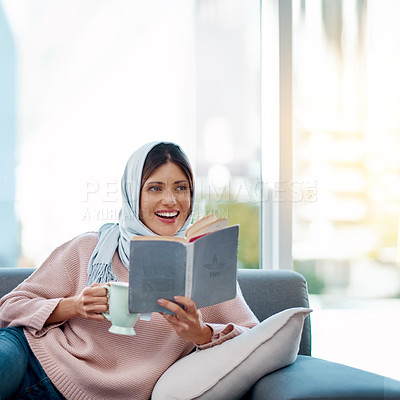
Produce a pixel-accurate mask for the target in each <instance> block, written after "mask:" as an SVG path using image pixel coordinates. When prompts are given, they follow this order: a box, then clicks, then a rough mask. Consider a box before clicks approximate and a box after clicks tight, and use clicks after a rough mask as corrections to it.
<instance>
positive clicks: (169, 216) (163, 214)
mask: <svg viewBox="0 0 400 400" xmlns="http://www.w3.org/2000/svg"><path fill="white" fill-rule="evenodd" d="M156 214H157V215H158V216H159V217H162V218H174V217H176V216H177V215H178V213H177V212H172V213H169V212H163V213H156Z"/></svg>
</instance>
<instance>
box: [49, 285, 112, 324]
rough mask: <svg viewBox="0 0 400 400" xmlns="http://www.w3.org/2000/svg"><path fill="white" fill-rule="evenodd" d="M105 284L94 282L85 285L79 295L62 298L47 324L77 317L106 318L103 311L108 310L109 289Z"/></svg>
mask: <svg viewBox="0 0 400 400" xmlns="http://www.w3.org/2000/svg"><path fill="white" fill-rule="evenodd" d="M103 286H104V283H93V284H92V285H90V286H88V287H85V288H84V289H83V290H82V291H81V293H80V294H79V295H77V296H73V297H68V298H65V299H62V300H60V302H59V303H58V305H57V307H56V308H55V309H54V311H53V312H52V314H50V316H49V318H48V319H47V321H46V323H45V325H49V324H55V323H57V322H62V321H66V320H68V319H72V318H77V317H84V318H87V319H91V320H95V321H103V320H105V317H104V315H103V312H107V310H108V297H107V289H105V288H104V287H103Z"/></svg>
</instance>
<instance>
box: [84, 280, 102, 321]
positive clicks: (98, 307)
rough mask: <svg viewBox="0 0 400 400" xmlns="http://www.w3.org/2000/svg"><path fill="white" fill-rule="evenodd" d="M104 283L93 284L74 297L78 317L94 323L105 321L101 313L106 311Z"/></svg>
mask: <svg viewBox="0 0 400 400" xmlns="http://www.w3.org/2000/svg"><path fill="white" fill-rule="evenodd" d="M103 286H104V283H93V284H92V285H90V286H88V287H85V288H84V289H83V290H82V292H81V293H80V294H79V295H78V296H76V305H77V311H78V314H79V316H81V317H84V318H87V319H92V320H96V321H103V320H104V319H105V317H104V315H103V313H105V312H107V310H108V297H107V289H105V288H104V287H103Z"/></svg>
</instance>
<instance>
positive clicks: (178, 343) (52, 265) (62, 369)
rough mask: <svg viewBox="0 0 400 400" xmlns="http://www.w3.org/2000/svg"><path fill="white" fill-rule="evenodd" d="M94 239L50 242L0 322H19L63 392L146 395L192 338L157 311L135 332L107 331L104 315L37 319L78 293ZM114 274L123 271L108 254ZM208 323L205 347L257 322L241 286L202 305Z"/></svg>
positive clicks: (4, 304) (0, 303)
mask: <svg viewBox="0 0 400 400" xmlns="http://www.w3.org/2000/svg"><path fill="white" fill-rule="evenodd" d="M96 243H97V234H96V233H87V234H84V235H81V236H78V237H77V238H75V239H73V240H71V241H69V242H67V243H65V244H64V245H62V246H60V247H59V248H57V249H56V250H55V251H54V252H53V253H52V254H51V255H50V256H49V258H48V259H47V260H46V261H45V262H44V263H43V265H42V266H41V267H40V268H38V269H37V270H36V272H35V273H34V274H32V276H30V277H29V278H28V279H27V280H25V281H24V282H23V283H22V284H20V285H19V286H18V287H17V288H16V289H15V290H14V291H12V292H11V293H9V294H8V295H6V296H4V297H3V298H2V299H1V300H0V327H2V328H4V327H7V326H24V327H25V334H26V337H27V339H28V342H29V344H30V346H31V348H32V350H33V352H34V354H35V355H36V357H37V358H38V360H39V361H40V363H41V365H42V366H43V369H44V370H45V372H46V374H47V375H48V376H49V378H50V379H51V381H52V382H53V384H54V385H55V386H56V387H57V389H58V390H59V391H60V392H61V393H62V394H63V395H64V396H65V397H66V398H69V399H74V400H79V399H96V400H97V399H107V400H110V399H118V400H121V399H135V400H141V399H143V400H148V399H149V398H150V396H151V392H152V389H153V387H154V385H155V383H156V382H157V379H158V378H159V377H160V376H161V374H162V373H163V372H164V371H165V370H166V369H167V368H168V367H169V366H170V365H172V364H173V363H174V362H175V361H177V360H178V359H179V358H181V357H183V356H185V355H187V354H188V353H189V352H190V351H191V350H192V349H193V348H194V344H193V343H190V342H185V341H184V340H182V339H180V338H179V337H178V336H177V334H176V333H175V331H174V330H173V329H172V328H171V327H170V326H169V324H168V323H167V321H166V320H165V319H164V318H163V317H162V316H161V315H160V314H157V313H153V314H152V319H151V321H149V322H147V321H141V320H139V321H138V322H137V323H136V325H135V331H136V333H137V334H136V336H123V335H115V334H112V333H109V332H108V328H109V326H110V322H108V321H104V322H98V321H91V320H88V319H85V318H75V319H71V320H68V321H65V322H64V323H57V324H53V325H48V326H46V327H44V323H45V321H46V320H47V318H48V317H49V316H50V314H51V313H52V311H53V310H54V308H55V307H56V306H57V304H58V302H59V301H60V300H61V299H62V298H65V297H70V296H74V295H77V294H79V293H80V292H81V291H82V289H83V288H84V287H85V285H86V279H87V265H88V262H89V258H90V255H91V254H92V251H93V249H94V247H95V246H96ZM112 263H113V264H112V265H113V269H114V272H115V274H116V276H117V277H118V279H119V280H120V281H125V282H127V281H128V271H127V269H126V268H125V267H124V265H123V264H122V263H121V261H120V259H119V257H118V254H117V253H115V254H114V258H113V262H112ZM201 312H202V316H203V320H204V321H205V322H206V323H208V324H209V325H210V326H211V328H212V329H213V339H212V342H211V343H210V344H208V345H203V346H201V348H207V347H210V346H213V345H216V344H219V343H222V342H223V341H225V340H227V339H230V338H232V337H234V336H236V335H238V334H240V333H241V332H243V331H244V330H246V329H248V328H250V327H253V326H254V325H256V324H257V322H258V321H257V319H256V317H255V316H254V314H253V313H252V312H251V310H250V309H249V308H248V306H247V305H246V303H245V301H244V299H243V297H242V295H241V292H240V290H239V291H238V296H237V297H236V299H234V300H230V301H227V302H225V303H222V304H219V305H215V306H212V307H206V308H203V309H202V310H201Z"/></svg>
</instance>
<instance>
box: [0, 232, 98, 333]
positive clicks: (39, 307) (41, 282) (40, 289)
mask: <svg viewBox="0 0 400 400" xmlns="http://www.w3.org/2000/svg"><path fill="white" fill-rule="evenodd" d="M92 242H93V241H92ZM86 246H88V248H89V249H93V247H94V246H91V245H90V244H89V242H88V241H87V240H86V241H85V239H83V238H79V237H78V238H75V239H73V240H72V241H70V242H67V243H65V244H64V245H62V246H60V247H58V248H57V249H56V250H54V251H53V252H52V253H51V255H50V256H49V257H48V258H47V259H46V261H45V262H44V263H43V264H42V265H41V266H40V267H39V268H38V269H37V270H36V271H35V272H34V273H33V274H32V275H31V276H30V277H29V278H27V279H26V280H25V281H24V282H22V283H21V284H20V285H19V286H17V287H16V288H15V289H14V290H13V291H12V292H10V293H9V294H7V295H5V296H4V297H3V298H2V299H1V300H0V328H5V327H7V326H20V327H25V328H27V329H28V330H29V331H30V332H31V333H32V334H33V335H34V336H37V337H39V336H42V335H44V334H45V333H46V332H47V331H48V330H49V329H52V328H54V327H55V326H59V325H62V324H63V322H59V323H57V324H53V325H47V326H44V324H45V322H46V321H47V319H48V318H49V316H50V315H51V313H52V312H53V311H54V309H55V308H56V306H57V305H58V303H59V302H60V300H61V299H63V298H66V297H71V296H74V295H76V294H77V293H79V289H80V287H79V282H80V281H83V282H84V277H82V278H81V275H82V274H83V273H86V270H84V271H82V269H83V268H82V266H83V265H84V262H85V259H88V257H85V256H83V255H84V254H86V253H87V251H84V248H85V247H86ZM88 251H90V250H88ZM86 268H87V264H86Z"/></svg>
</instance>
